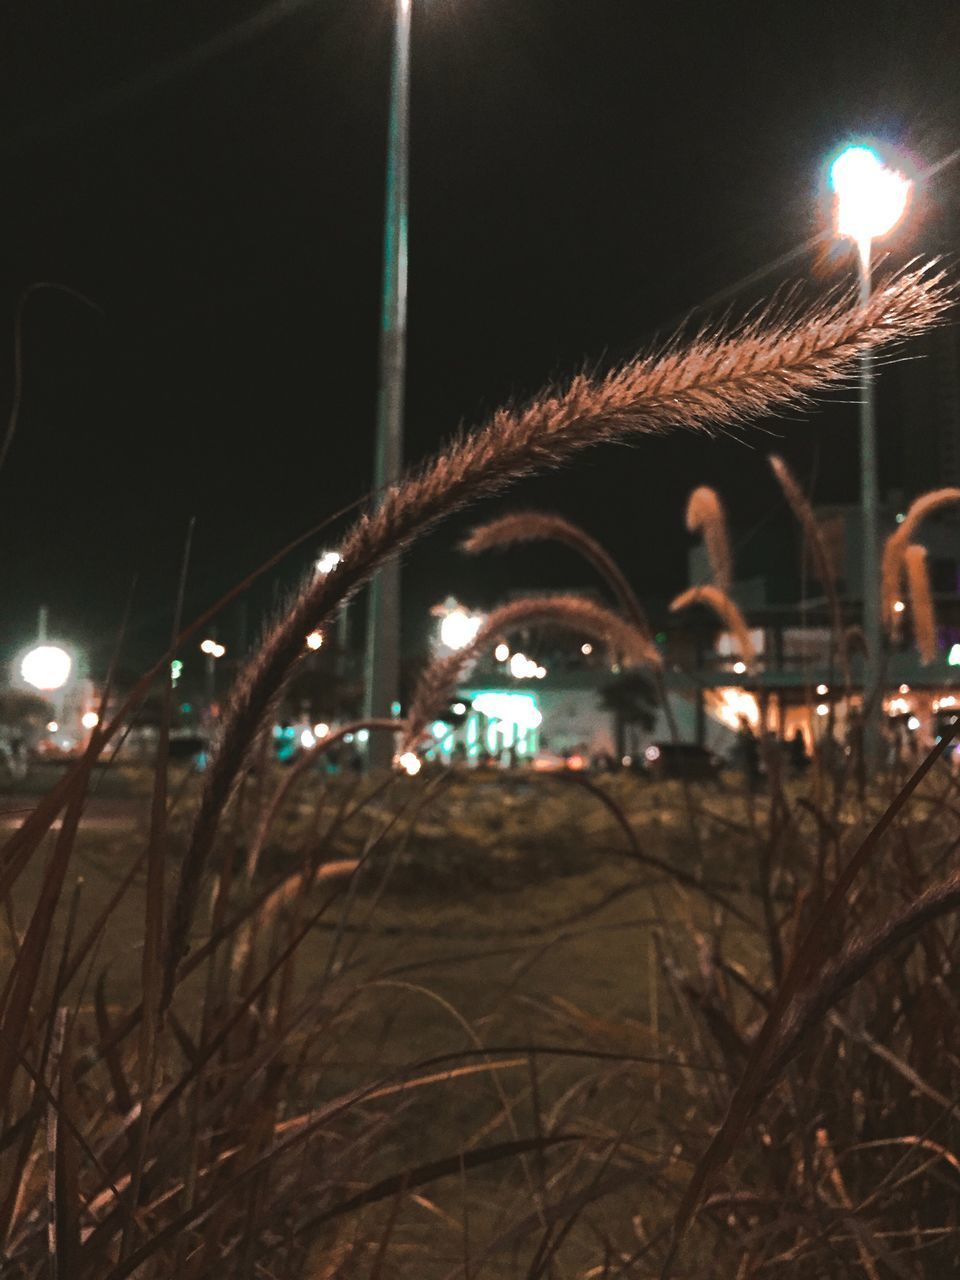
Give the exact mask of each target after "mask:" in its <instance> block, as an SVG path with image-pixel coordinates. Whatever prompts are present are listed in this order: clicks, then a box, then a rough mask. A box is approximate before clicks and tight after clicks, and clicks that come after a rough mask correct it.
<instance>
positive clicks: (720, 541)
mask: <svg viewBox="0 0 960 1280" xmlns="http://www.w3.org/2000/svg"><path fill="white" fill-rule="evenodd" d="M686 523H687V530H688V532H689V533H699V534H701V536H702V537H703V542H704V546H705V547H706V548H707V558H708V559H709V561H710V569H711V571H712V573H713V583H714V586H716V587H719V588H720V590H721V591H724V592H726V593H727V594H729V592H730V587H731V585H732V583H733V556H732V555H731V552H730V536H729V534H728V532H727V516H726V513H725V511H724V509H723V503H722V502H721V501H720V497H719V495H718V494H717V491H716V489H710V488H708V486H707V485H704V484H702V485H700V487H699V488H698V489H694V490H693V492H692V493H691V494H690V497H689V498H688V500H687V516H686Z"/></svg>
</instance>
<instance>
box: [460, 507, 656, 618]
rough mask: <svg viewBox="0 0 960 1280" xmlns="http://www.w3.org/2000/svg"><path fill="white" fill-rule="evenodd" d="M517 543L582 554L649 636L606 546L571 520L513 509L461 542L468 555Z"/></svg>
mask: <svg viewBox="0 0 960 1280" xmlns="http://www.w3.org/2000/svg"><path fill="white" fill-rule="evenodd" d="M521 542H560V543H563V544H564V545H565V546H568V547H570V548H571V549H572V550H574V551H576V552H577V553H578V554H579V555H581V556H583V558H584V559H585V560H586V561H587V562H588V563H589V564H592V565H593V567H594V569H596V571H597V572H598V573H599V575H600V577H601V578H603V580H604V582H606V584H607V586H608V587H609V588H610V590H611V592H612V593H613V595H614V597H615V599H616V601H617V603H618V605H619V606H620V608H621V610H622V611H623V613H624V615H625V616H626V617H627V618H629V619H630V621H631V622H632V623H633V625H634V626H635V627H637V628H638V629H639V630H640V631H643V632H644V633H645V634H647V635H648V636H649V634H650V624H649V622H648V620H647V615H646V611H645V609H644V608H643V606H642V605H641V603H640V601H639V600H638V598H637V593H636V592H635V591H634V589H633V587H631V586H630V583H629V582H628V581H627V579H626V577H625V575H624V573H623V571H622V569H621V568H620V566H619V565H618V564H617V562H616V561H615V560H614V558H613V556H611V555H610V553H609V551H607V549H606V547H604V546H603V545H602V544H601V543H599V542H598V541H597V539H596V538H592V537H591V536H590V534H589V533H587V531H586V530H585V529H582V528H581V527H580V526H579V525H577V524H574V523H573V521H572V520H567V519H565V518H564V517H563V516H558V515H552V514H548V513H546V512H542V511H515V512H512V513H511V514H510V515H506V516H500V517H499V518H498V519H496V520H490V521H488V523H487V524H481V525H477V526H476V527H475V528H474V529H472V530H471V532H470V534H469V536H468V537H467V538H465V539H464V541H463V543H462V544H461V545H462V548H463V550H464V551H466V552H467V554H468V555H478V554H480V553H481V552H484V551H505V550H506V549H507V548H508V547H512V546H516V545H517V543H521Z"/></svg>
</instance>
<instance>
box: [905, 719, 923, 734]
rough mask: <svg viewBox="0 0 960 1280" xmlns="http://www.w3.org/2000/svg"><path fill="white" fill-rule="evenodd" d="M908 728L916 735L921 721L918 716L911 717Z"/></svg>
mask: <svg viewBox="0 0 960 1280" xmlns="http://www.w3.org/2000/svg"><path fill="white" fill-rule="evenodd" d="M907 728H908V729H910V730H912V731H913V732H914V733H916V731H917V730H918V729H919V728H920V721H919V720H918V719H917V717H916V716H911V717H910V719H909V720H908V721H907Z"/></svg>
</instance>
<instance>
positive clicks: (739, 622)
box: [670, 586, 757, 667]
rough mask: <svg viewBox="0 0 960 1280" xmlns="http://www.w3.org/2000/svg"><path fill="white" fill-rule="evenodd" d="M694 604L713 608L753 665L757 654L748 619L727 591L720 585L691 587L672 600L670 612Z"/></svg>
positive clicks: (746, 660) (748, 661) (749, 662)
mask: <svg viewBox="0 0 960 1280" xmlns="http://www.w3.org/2000/svg"><path fill="white" fill-rule="evenodd" d="M693 604H704V605H706V606H707V608H708V609H712V610H713V612H714V613H715V614H716V615H717V617H718V618H719V619H720V621H721V622H722V623H723V625H724V626H725V627H726V628H727V630H728V631H729V632H730V634H731V635H732V636H733V638H734V640H735V641H736V644H737V648H738V649H739V650H740V657H741V658H742V659H743V661H744V662H745V663H746V664H747V666H748V667H750V666H752V665H753V663H754V661H755V660H756V656H757V655H756V653H755V651H754V648H753V641H752V640H751V639H750V632H749V630H748V628H747V623H746V620H745V619H744V616H743V614H742V613H741V612H740V610H739V609H738V608H737V606H736V604H735V603H734V602H733V601H732V600H731V599H730V597H729V596H728V595H727V593H726V592H725V591H721V590H720V588H719V587H709V586H708V587H690V588H689V590H687V591H684V592H683V593H682V594H681V595H679V596H677V598H676V599H675V600H672V601H671V602H670V612H671V613H679V612H680V610H681V609H688V608H689V607H690V606H691V605H693Z"/></svg>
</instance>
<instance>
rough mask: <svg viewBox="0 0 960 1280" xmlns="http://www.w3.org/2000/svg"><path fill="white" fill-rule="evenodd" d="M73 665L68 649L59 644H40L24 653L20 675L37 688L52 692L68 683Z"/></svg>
mask: <svg viewBox="0 0 960 1280" xmlns="http://www.w3.org/2000/svg"><path fill="white" fill-rule="evenodd" d="M72 667H73V661H72V659H71V657H70V655H69V653H67V651H66V649H61V648H60V646H59V645H58V644H38V645H37V646H36V648H35V649H31V650H30V652H29V653H27V654H24V657H23V660H22V661H21V663H20V675H21V676H22V677H23V679H24V680H25V681H26V683H27V684H32V685H33V687H34V688H35V689H40V690H42V691H43V692H44V693H52V692H53V690H54V689H62V688H63V686H64V685H65V684H66V683H67V681H68V680H69V678H70V671H71V669H72Z"/></svg>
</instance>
